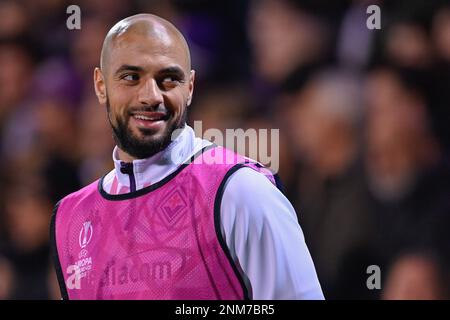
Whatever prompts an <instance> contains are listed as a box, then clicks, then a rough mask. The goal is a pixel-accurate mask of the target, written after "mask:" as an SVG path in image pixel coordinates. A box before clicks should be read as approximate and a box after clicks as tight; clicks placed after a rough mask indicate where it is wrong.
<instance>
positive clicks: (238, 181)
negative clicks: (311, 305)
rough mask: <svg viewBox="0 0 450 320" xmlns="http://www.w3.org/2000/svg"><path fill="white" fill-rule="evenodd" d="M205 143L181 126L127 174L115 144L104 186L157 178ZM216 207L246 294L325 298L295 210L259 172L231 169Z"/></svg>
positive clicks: (123, 188)
mask: <svg viewBox="0 0 450 320" xmlns="http://www.w3.org/2000/svg"><path fill="white" fill-rule="evenodd" d="M210 144H211V142H209V141H207V140H204V139H201V138H198V137H195V134H194V131H193V130H192V128H191V127H189V126H187V125H186V126H185V127H184V129H183V130H182V131H181V133H180V135H179V136H178V137H177V138H176V139H175V140H174V141H172V142H171V144H170V145H169V146H168V147H167V148H166V149H164V150H163V151H161V152H159V153H157V154H156V155H154V156H152V157H150V158H147V159H141V160H135V161H133V162H132V167H133V174H132V175H130V174H127V173H122V171H121V170H120V169H121V165H122V164H123V162H122V161H121V160H119V159H118V152H117V147H116V148H115V149H114V151H113V160H114V169H113V170H112V171H111V172H109V173H108V174H107V175H106V176H105V178H104V179H103V189H104V190H105V191H106V192H108V193H110V194H121V193H128V192H130V191H135V190H139V189H142V188H144V187H147V186H149V185H151V184H154V183H157V182H159V181H161V180H162V179H164V178H165V177H167V176H168V175H169V174H171V173H172V172H174V171H175V170H176V169H177V168H178V167H179V166H180V165H181V164H182V163H184V162H186V161H187V160H188V159H190V158H191V157H192V155H194V154H195V153H197V152H199V151H200V150H201V149H202V148H203V147H205V146H207V145H210ZM249 194H251V197H249V196H248V195H249ZM220 210H221V215H220V217H221V232H222V236H223V238H224V240H225V242H226V244H227V246H228V249H229V252H230V254H231V257H232V258H233V260H234V263H235V264H236V265H237V266H238V269H239V270H240V272H241V275H242V277H243V279H244V282H245V285H246V287H247V290H248V293H249V296H250V298H251V299H255V300H259V299H273V300H275V299H323V298H324V296H323V293H322V289H321V287H320V284H319V281H318V278H317V275H316V271H315V268H314V264H313V261H312V259H311V255H310V253H309V251H308V248H307V246H306V243H305V239H304V236H303V232H302V230H301V228H300V225H299V224H298V221H297V216H296V213H295V210H294V208H293V207H292V205H291V203H290V202H289V200H288V199H287V198H286V197H285V196H284V195H283V194H282V193H281V192H280V191H279V190H278V189H277V188H276V187H275V186H274V185H273V184H272V183H271V182H270V181H269V180H268V179H267V178H266V177H265V176H264V175H262V174H260V173H258V172H256V171H254V170H253V169H250V168H242V169H239V170H237V171H236V172H234V173H233V174H232V175H231V176H230V177H229V179H228V180H227V182H226V184H225V188H224V193H223V198H222V203H221V207H220Z"/></svg>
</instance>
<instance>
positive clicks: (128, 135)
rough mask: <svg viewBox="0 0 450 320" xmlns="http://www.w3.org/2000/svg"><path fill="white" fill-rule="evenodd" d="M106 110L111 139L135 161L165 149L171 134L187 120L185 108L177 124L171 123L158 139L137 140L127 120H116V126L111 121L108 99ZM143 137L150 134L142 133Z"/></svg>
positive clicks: (169, 141)
mask: <svg viewBox="0 0 450 320" xmlns="http://www.w3.org/2000/svg"><path fill="white" fill-rule="evenodd" d="M106 109H107V112H108V120H109V123H110V125H111V127H112V131H113V138H114V141H115V142H116V144H117V146H118V147H119V148H120V149H122V150H123V151H125V152H126V153H128V154H129V155H130V156H132V157H134V158H136V159H145V158H149V157H151V156H153V155H155V154H157V153H158V152H160V151H162V150H164V149H165V148H167V146H168V145H169V144H170V143H171V142H172V133H173V132H174V131H175V130H177V129H180V128H183V127H184V126H185V124H186V119H187V108H184V111H183V114H182V116H181V119H180V121H179V123H173V124H172V125H170V126H168V127H167V128H166V131H165V132H164V134H163V135H162V137H161V138H158V139H148V140H146V139H139V138H138V137H136V136H135V135H134V134H133V132H132V131H131V129H130V128H129V126H128V119H127V120H124V119H119V118H116V122H117V126H114V124H113V123H112V121H111V116H112V114H111V112H110V110H111V108H110V104H109V99H108V98H107V99H106ZM143 133H144V135H146V134H148V135H151V134H152V133H151V132H143Z"/></svg>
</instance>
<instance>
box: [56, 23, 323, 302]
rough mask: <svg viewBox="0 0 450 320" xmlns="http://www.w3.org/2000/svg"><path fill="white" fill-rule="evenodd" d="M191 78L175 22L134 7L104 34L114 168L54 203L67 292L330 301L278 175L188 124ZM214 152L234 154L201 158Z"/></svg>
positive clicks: (103, 92)
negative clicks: (203, 136) (136, 11)
mask: <svg viewBox="0 0 450 320" xmlns="http://www.w3.org/2000/svg"><path fill="white" fill-rule="evenodd" d="M194 80H195V72H194V71H193V70H191V62H190V54H189V48H188V45H187V43H186V41H185V39H184V37H183V36H182V34H181V33H180V32H179V31H178V30H177V29H176V28H175V27H174V26H173V25H172V24H171V23H169V22H168V21H166V20H163V19H161V18H159V17H157V16H154V15H150V14H140V15H135V16H131V17H128V18H126V19H124V20H122V21H120V22H118V23H117V24H116V25H115V26H114V27H113V28H112V29H111V30H110V31H109V33H108V34H107V36H106V38H105V41H104V44H103V49H102V55H101V63H100V68H96V69H95V71H94V84H95V91H96V94H97V97H98V100H99V102H100V104H102V105H105V106H106V110H107V113H108V119H109V122H110V124H111V127H112V131H113V136H114V139H115V141H116V144H117V146H116V148H115V149H114V151H113V161H114V165H115V167H114V169H113V170H112V171H111V172H109V173H108V174H106V175H105V176H103V177H102V178H101V179H99V180H97V181H95V182H94V183H92V184H90V185H88V186H86V187H84V188H83V189H81V190H79V191H78V192H75V193H73V194H70V195H68V196H67V197H65V198H64V199H62V200H61V201H60V202H59V203H58V204H57V205H56V207H55V210H54V215H53V218H52V223H51V236H52V244H53V247H54V258H55V266H56V271H57V275H58V280H59V284H60V288H61V294H62V297H63V298H64V299H323V294H322V291H321V288H320V284H319V281H318V279H317V276H316V272H315V269H314V265H313V262H312V259H311V256H310V254H309V252H308V249H307V246H306V244H305V241H304V237H303V234H302V230H301V228H300V226H299V224H298V222H297V219H296V213H295V211H294V209H293V207H292V206H291V204H290V203H289V201H288V200H287V199H286V197H285V196H284V195H283V194H282V193H281V192H280V191H279V189H278V188H277V186H278V185H277V179H276V177H275V176H274V175H272V174H271V173H270V172H269V171H268V170H267V169H266V168H264V167H263V166H261V165H260V164H259V163H257V162H255V161H253V160H251V159H248V158H245V157H242V156H240V155H238V154H235V153H234V152H232V151H230V150H227V149H225V148H222V147H219V146H216V145H214V144H212V143H211V142H209V141H207V140H203V139H200V138H197V137H195V135H194V131H193V130H192V128H191V127H190V126H188V125H187V124H186V112H187V108H188V106H189V105H190V103H191V99H192V93H193V89H194ZM217 155H221V156H222V157H219V158H221V159H225V158H226V159H227V160H230V161H227V162H226V163H222V162H220V163H219V162H215V163H211V162H209V161H208V162H205V161H202V159H203V158H205V159H206V158H208V157H209V158H211V157H212V158H217V157H214V156H217Z"/></svg>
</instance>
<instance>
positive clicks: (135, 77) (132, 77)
mask: <svg viewBox="0 0 450 320" xmlns="http://www.w3.org/2000/svg"><path fill="white" fill-rule="evenodd" d="M122 79H123V80H126V81H137V80H139V75H137V74H135V73H132V74H126V75H124V76H122Z"/></svg>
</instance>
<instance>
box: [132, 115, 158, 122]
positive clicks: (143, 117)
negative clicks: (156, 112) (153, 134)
mask: <svg viewBox="0 0 450 320" xmlns="http://www.w3.org/2000/svg"><path fill="white" fill-rule="evenodd" d="M134 117H135V118H136V119H140V120H146V121H154V120H158V119H159V117H154V118H151V117H146V116H143V115H140V114H135V115H134Z"/></svg>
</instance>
